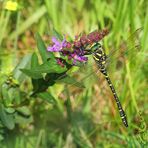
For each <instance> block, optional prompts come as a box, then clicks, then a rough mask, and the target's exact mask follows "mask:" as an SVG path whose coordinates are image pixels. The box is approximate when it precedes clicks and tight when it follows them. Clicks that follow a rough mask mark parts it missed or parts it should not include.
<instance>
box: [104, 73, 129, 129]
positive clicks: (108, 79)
mask: <svg viewBox="0 0 148 148" xmlns="http://www.w3.org/2000/svg"><path fill="white" fill-rule="evenodd" d="M104 75H105V78H106V80H107V82H108V84H109V87H110V89H111V91H112V93H113V96H114V99H115V101H116V104H117V107H118V110H119V114H120V117H121V119H122V122H123V124H124V125H125V126H126V127H128V122H127V118H126V114H125V112H124V110H123V108H122V105H121V103H120V101H119V98H118V96H117V93H116V91H115V89H114V86H113V84H112V82H111V80H110V78H109V76H108V75H107V73H106V74H104Z"/></svg>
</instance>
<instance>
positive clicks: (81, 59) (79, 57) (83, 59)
mask: <svg viewBox="0 0 148 148" xmlns="http://www.w3.org/2000/svg"><path fill="white" fill-rule="evenodd" d="M71 56H72V58H73V59H74V60H73V64H76V62H77V61H79V62H86V61H87V60H88V57H85V56H84V55H78V54H76V53H73V54H71Z"/></svg>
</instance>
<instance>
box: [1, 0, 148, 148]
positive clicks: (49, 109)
mask: <svg viewBox="0 0 148 148" xmlns="http://www.w3.org/2000/svg"><path fill="white" fill-rule="evenodd" d="M18 3H19V1H18ZM3 4H4V2H3V1H0V28H1V30H0V84H1V83H2V82H3V76H4V75H7V74H8V73H9V72H11V71H12V69H13V68H14V66H15V65H16V64H17V63H18V61H20V59H21V58H22V57H23V56H24V55H26V54H28V53H30V52H31V53H33V52H34V51H36V48H37V47H36V44H35V43H34V35H35V33H36V32H39V33H40V34H41V35H42V36H43V37H44V39H45V42H46V43H47V45H48V44H49V43H50V38H51V36H52V33H53V32H52V30H53V28H55V29H56V30H57V31H58V32H60V33H62V34H68V35H69V36H70V37H71V38H74V36H75V35H76V34H79V33H81V32H86V33H89V32H90V31H92V30H95V29H98V28H99V29H103V28H104V27H108V28H109V31H110V34H109V35H108V36H107V37H105V39H104V40H103V46H104V48H105V49H106V51H107V52H109V51H110V50H111V49H119V50H117V55H119V56H118V58H116V57H115V58H114V59H113V61H112V63H110V66H109V69H110V70H109V74H110V76H111V79H112V81H113V84H114V85H115V88H116V91H117V93H118V95H119V98H120V100H121V102H122V104H123V108H124V109H125V111H126V114H127V118H128V122H129V127H128V128H124V126H123V125H122V123H121V121H120V117H119V115H118V112H117V108H116V105H115V102H114V101H113V97H112V94H111V92H110V90H109V87H108V86H107V84H106V83H105V80H104V78H103V77H102V76H101V74H97V75H95V74H94V75H92V76H90V77H89V78H87V79H85V80H84V81H83V82H84V84H85V86H86V88H85V89H78V88H77V87H75V86H66V87H65V86H64V85H63V84H56V85H54V86H53V87H52V88H50V89H49V92H51V94H52V95H53V96H54V97H55V98H56V102H57V105H56V106H53V105H52V104H49V103H47V102H46V101H42V100H41V99H39V98H38V99H36V100H30V102H29V104H28V105H26V106H27V107H28V108H29V110H30V112H31V116H32V118H33V119H32V122H31V123H30V122H27V124H18V125H17V126H16V127H15V128H14V129H13V130H8V129H7V128H4V130H3V131H2V132H3V133H2V134H0V135H3V138H4V139H3V140H2V141H1V145H0V147H2V148H9V147H11V148H12V146H13V147H14V148H26V147H27V148H34V147H36V148H40V147H42V148H46V147H58V148H62V147H65V148H69V147H72V148H73V147H82V148H83V147H84V148H87V147H88V148H91V147H96V148H97V147H105V148H106V147H125V146H126V147H144V146H146V145H148V133H147V126H148V117H147V116H146V115H147V113H148V104H147V102H148V98H147V96H148V91H147V82H148V80H147V73H148V68H147V67H148V64H147V56H148V46H147V42H148V35H147V32H148V13H147V12H148V2H147V1H144V0H139V1H138V0H124V1H119V0H114V1H108V0H94V1H89V0H75V1H74V0H71V1H69V0H62V1H59V0H44V1H39V0H38V1H37V2H34V1H33V0H29V1H27V2H26V1H25V0H23V1H21V3H19V4H20V5H21V7H20V9H19V10H17V11H8V10H5V9H4V5H3ZM141 27H142V31H141V33H140V34H139V38H138V37H137V38H138V42H139V44H140V48H139V50H140V51H139V52H138V53H137V52H135V50H136V49H135V48H133V49H132V51H131V52H130V51H129V52H128V54H127V57H126V58H124V57H123V56H122V54H121V53H122V50H121V48H120V47H121V44H122V47H128V49H131V47H133V46H134V45H135V42H134V41H135V36H134V37H131V38H130V39H129V40H127V39H128V37H129V36H130V34H132V33H133V32H134V31H135V30H136V29H138V28H141ZM120 62H121V63H122V64H121V65H122V66H121V67H120V68H119V67H118V64H120ZM91 64H93V63H92V62H90V64H88V66H85V68H84V69H83V68H82V69H81V70H80V71H78V72H77V75H76V78H77V79H81V78H84V77H85V76H86V75H88V74H89V73H91V72H92V70H94V67H92V66H90V65H91ZM98 77H99V79H98ZM30 84H31V83H30V80H29V79H27V80H26V82H24V83H23V84H22V86H21V89H22V90H24V89H25V91H26V92H28V91H29V90H30V89H31V86H30ZM65 88H66V89H65ZM63 91H64V92H63ZM0 97H1V96H0ZM0 100H1V98H0ZM1 103H2V101H0V104H1ZM0 126H1V124H0ZM0 132H1V130H0ZM0 139H1V137H0Z"/></svg>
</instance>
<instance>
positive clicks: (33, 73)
mask: <svg viewBox="0 0 148 148" xmlns="http://www.w3.org/2000/svg"><path fill="white" fill-rule="evenodd" d="M21 71H22V72H23V73H25V74H26V75H27V76H29V77H31V78H33V79H39V78H42V76H41V75H40V74H41V73H39V71H36V70H33V69H21Z"/></svg>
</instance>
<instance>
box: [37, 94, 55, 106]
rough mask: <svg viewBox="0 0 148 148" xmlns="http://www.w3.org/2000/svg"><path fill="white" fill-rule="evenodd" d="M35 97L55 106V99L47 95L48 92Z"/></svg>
mask: <svg viewBox="0 0 148 148" xmlns="http://www.w3.org/2000/svg"><path fill="white" fill-rule="evenodd" d="M37 95H38V97H40V98H41V99H43V100H45V101H48V102H49V103H51V104H55V103H56V100H55V98H54V97H53V96H52V95H51V94H50V93H48V92H43V93H38V94H37Z"/></svg>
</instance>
